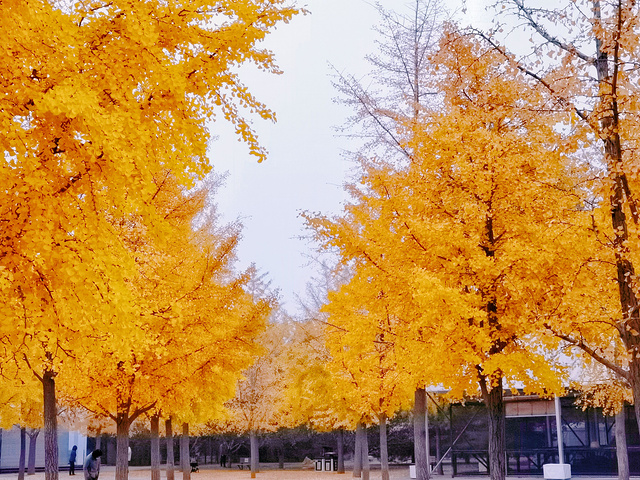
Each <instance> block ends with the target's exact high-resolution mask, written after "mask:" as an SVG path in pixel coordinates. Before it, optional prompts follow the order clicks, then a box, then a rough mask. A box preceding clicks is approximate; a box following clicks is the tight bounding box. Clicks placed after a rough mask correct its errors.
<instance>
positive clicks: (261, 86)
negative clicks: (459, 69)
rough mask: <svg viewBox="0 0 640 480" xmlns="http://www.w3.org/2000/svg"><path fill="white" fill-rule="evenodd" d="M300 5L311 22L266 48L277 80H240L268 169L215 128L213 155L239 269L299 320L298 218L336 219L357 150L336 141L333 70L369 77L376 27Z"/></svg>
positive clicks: (351, 10)
mask: <svg viewBox="0 0 640 480" xmlns="http://www.w3.org/2000/svg"><path fill="white" fill-rule="evenodd" d="M380 3H381V4H382V5H383V6H384V7H385V8H387V9H392V8H393V9H396V10H398V9H400V10H401V9H403V8H406V7H405V5H406V3H405V2H404V0H381V1H380ZM453 3H454V2H447V4H448V5H451V4H453ZM455 3H458V2H455ZM466 3H467V9H468V17H469V18H483V16H485V18H486V14H485V13H484V12H483V7H481V6H480V0H467V2H466ZM299 4H300V5H305V8H307V9H308V10H309V11H310V13H309V14H307V15H305V16H298V17H297V18H294V19H293V21H292V22H291V23H289V24H287V25H280V26H279V27H278V29H277V30H276V31H275V32H273V33H272V34H271V35H270V36H269V38H268V39H267V41H266V42H265V46H266V47H268V48H269V49H271V50H272V51H274V52H275V54H276V58H277V63H278V65H279V66H280V68H281V69H282V70H283V71H284V73H283V74H282V75H278V76H274V75H267V74H265V73H261V72H257V71H253V70H255V69H253V70H252V69H248V70H247V71H246V72H243V73H245V76H244V80H245V82H246V84H247V85H248V87H249V89H250V91H251V92H253V93H254V95H256V97H257V98H258V99H259V100H261V101H263V102H265V103H266V104H267V105H268V106H269V107H270V108H271V109H272V110H274V111H275V112H276V116H277V119H278V121H277V123H276V124H271V123H268V122H265V121H262V120H260V119H257V120H256V121H255V123H254V128H255V129H256V130H257V131H258V134H259V136H260V140H261V143H262V144H263V145H264V146H265V147H266V148H267V149H268V151H269V157H268V159H267V161H265V162H263V163H261V164H258V163H257V161H256V160H255V157H252V156H250V155H249V154H248V149H247V147H246V145H244V144H242V143H240V142H238V141H237V138H236V137H235V136H234V134H233V131H232V129H231V128H230V127H229V126H225V125H224V124H223V122H222V121H220V122H218V123H216V124H214V125H213V133H214V134H216V135H218V136H219V139H218V140H217V141H215V142H213V143H212V145H211V154H210V156H211V161H212V164H213V165H214V168H215V170H216V171H217V172H225V171H227V172H228V178H227V181H226V185H225V187H224V188H223V189H221V191H220V192H219V193H218V195H217V200H218V204H219V207H220V211H221V213H222V215H223V218H225V219H226V220H233V219H236V218H240V219H241V221H242V223H243V225H244V228H243V239H242V240H241V243H240V245H239V249H238V254H239V257H240V263H239V267H240V268H244V267H246V266H247V265H249V264H250V263H255V264H256V266H257V267H258V268H259V270H260V271H261V272H262V273H267V274H268V278H269V279H270V280H271V282H272V287H274V288H278V289H279V290H280V297H281V299H282V301H283V303H284V307H285V308H286V309H287V310H288V311H289V312H290V313H294V312H295V311H296V307H297V302H296V300H295V296H296V294H299V295H303V294H304V290H305V286H306V284H307V283H308V281H309V280H310V278H311V277H312V276H313V275H314V274H315V271H314V268H313V266H310V265H309V264H308V258H307V256H308V255H309V254H312V252H313V248H312V246H311V245H310V244H309V243H308V242H306V241H304V240H301V239H299V237H300V236H301V235H305V234H308V232H305V230H304V223H303V221H302V219H301V218H300V216H299V214H300V212H301V211H311V212H322V213H324V214H331V213H339V212H340V210H341V206H342V205H343V203H344V201H345V200H346V196H345V194H344V190H343V187H342V185H343V184H344V182H345V180H346V176H347V172H348V170H349V169H350V168H351V164H350V162H349V161H348V160H347V159H345V158H344V156H343V151H344V150H345V149H349V148H351V149H355V148H356V146H355V145H354V144H353V143H351V144H350V143H349V142H350V140H349V139H348V138H345V137H341V136H339V135H338V134H337V132H336V131H335V127H337V126H340V125H342V124H343V123H344V121H345V120H346V118H347V116H348V115H349V114H350V113H351V112H350V110H349V109H347V108H346V107H344V106H341V105H338V104H336V103H335V102H334V101H333V99H334V98H335V97H336V96H337V92H336V90H335V89H334V87H333V86H332V84H331V81H332V80H331V75H332V67H331V65H332V66H333V67H334V68H335V69H337V70H338V71H341V72H344V73H346V74H351V75H355V76H356V77H360V76H363V75H365V74H366V73H367V72H368V71H369V70H370V66H369V64H368V63H367V62H366V61H365V56H366V55H367V54H369V53H372V52H373V49H374V48H375V44H374V39H375V38H376V36H375V35H376V34H375V32H374V31H373V27H374V26H375V25H377V24H378V23H379V15H378V13H377V11H376V9H375V8H374V7H373V6H372V3H371V2H367V1H365V0H306V1H305V0H301V1H300V2H299Z"/></svg>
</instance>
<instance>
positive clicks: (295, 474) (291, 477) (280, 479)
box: [0, 465, 450, 480]
mask: <svg viewBox="0 0 640 480" xmlns="http://www.w3.org/2000/svg"><path fill="white" fill-rule="evenodd" d="M261 468H262V470H261V471H260V472H259V473H257V474H256V478H257V479H259V480H351V479H353V474H352V472H351V471H347V472H346V473H345V474H343V475H338V474H337V473H335V472H316V471H314V470H301V469H299V467H298V468H297V469H295V467H294V466H289V465H286V466H285V470H278V469H276V468H275V466H272V465H261ZM390 476H391V480H409V468H408V467H403V468H394V469H392V470H391V472H390ZM17 477H18V474H17V473H12V474H2V475H0V480H15V479H16V478H17ZM160 478H161V480H166V475H165V472H164V470H162V471H161V475H160ZM250 478H251V472H249V470H240V469H238V468H237V467H236V466H234V467H233V468H232V469H229V468H225V469H223V468H212V467H210V466H206V467H204V468H201V469H200V471H199V472H195V473H192V474H191V480H248V479H250ZM369 478H370V480H381V474H380V470H372V471H371V475H370V477H369ZM440 478H442V479H445V478H448V477H440ZM449 478H450V477H449ZM114 479H115V467H111V466H107V467H102V468H101V470H100V479H99V480H114ZM25 480H44V473H42V472H38V473H36V474H35V475H30V476H26V475H25ZM59 480H74V479H72V478H71V477H70V476H69V474H68V473H67V472H60V475H59ZM75 480H84V476H83V473H82V470H80V471H77V473H76V475H75ZM129 480H151V470H150V469H149V468H148V467H147V468H139V467H130V468H129ZM175 480H183V479H182V473H180V472H176V473H175Z"/></svg>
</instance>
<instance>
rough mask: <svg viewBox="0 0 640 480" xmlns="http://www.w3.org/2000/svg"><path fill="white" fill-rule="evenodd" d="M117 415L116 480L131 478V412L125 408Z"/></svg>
mask: <svg viewBox="0 0 640 480" xmlns="http://www.w3.org/2000/svg"><path fill="white" fill-rule="evenodd" d="M119 410H120V411H119V412H118V413H117V416H116V480H127V479H128V478H129V422H130V420H129V413H128V412H127V411H126V410H125V409H119Z"/></svg>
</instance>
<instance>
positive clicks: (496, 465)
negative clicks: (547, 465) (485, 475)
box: [480, 375, 507, 480]
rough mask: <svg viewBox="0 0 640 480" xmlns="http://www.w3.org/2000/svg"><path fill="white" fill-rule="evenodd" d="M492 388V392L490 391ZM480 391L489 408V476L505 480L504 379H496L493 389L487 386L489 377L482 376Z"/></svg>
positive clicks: (494, 479) (495, 479) (493, 479)
mask: <svg viewBox="0 0 640 480" xmlns="http://www.w3.org/2000/svg"><path fill="white" fill-rule="evenodd" d="M489 388H491V390H489ZM480 389H481V390H482V397H483V399H484V403H485V406H486V407H487V415H488V423H489V474H490V476H491V480H505V477H506V476H507V465H506V463H505V458H506V448H505V439H504V437H505V430H504V424H505V421H504V399H503V396H502V393H503V392H502V377H500V378H498V379H496V381H495V384H494V385H492V386H491V387H490V386H488V385H487V377H485V376H484V375H480Z"/></svg>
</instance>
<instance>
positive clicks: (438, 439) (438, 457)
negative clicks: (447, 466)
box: [436, 425, 444, 475]
mask: <svg viewBox="0 0 640 480" xmlns="http://www.w3.org/2000/svg"><path fill="white" fill-rule="evenodd" d="M441 455H442V450H441V449H440V426H439V425H436V462H437V463H438V474H439V475H444V467H443V466H442V462H441V461H440V456H441Z"/></svg>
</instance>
